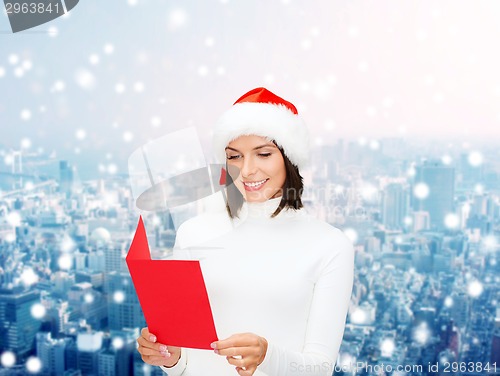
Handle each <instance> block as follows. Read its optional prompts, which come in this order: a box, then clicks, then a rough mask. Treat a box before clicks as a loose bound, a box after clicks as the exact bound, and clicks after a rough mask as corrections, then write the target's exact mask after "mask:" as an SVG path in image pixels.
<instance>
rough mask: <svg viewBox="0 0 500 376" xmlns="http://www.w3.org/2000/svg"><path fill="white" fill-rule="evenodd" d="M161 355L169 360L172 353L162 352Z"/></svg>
mask: <svg viewBox="0 0 500 376" xmlns="http://www.w3.org/2000/svg"><path fill="white" fill-rule="evenodd" d="M160 354H161V355H163V356H164V357H165V358H169V357H170V353H169V352H161V353H160Z"/></svg>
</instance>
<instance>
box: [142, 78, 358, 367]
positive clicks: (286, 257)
mask: <svg viewBox="0 0 500 376" xmlns="http://www.w3.org/2000/svg"><path fill="white" fill-rule="evenodd" d="M307 136H308V135H307V130H306V127H305V124H304V123H303V122H302V120H301V119H300V118H299V117H298V113H297V110H296V109H295V106H293V105H292V104H291V103H289V102H287V101H285V100H283V99H282V98H280V97H278V96H276V95H275V94H273V93H271V92H270V91H268V90H266V89H264V88H258V89H255V90H252V91H250V92H249V93H247V94H245V95H244V96H243V97H241V98H240V99H239V100H238V101H236V103H235V104H234V105H233V107H232V108H231V109H230V110H229V111H227V112H226V113H224V114H223V116H222V117H221V119H220V120H219V122H218V123H217V124H216V127H215V132H214V147H215V151H216V153H217V155H218V157H219V158H220V160H221V161H222V160H224V161H225V163H226V170H227V174H225V177H226V182H225V184H226V188H227V203H226V209H227V214H228V215H229V217H230V218H231V220H233V221H234V223H236V224H237V226H236V227H234V229H233V231H231V232H229V233H225V234H224V235H222V236H219V237H217V238H215V239H212V240H210V241H206V242H204V243H203V246H206V248H207V249H218V251H217V252H211V253H210V254H205V255H204V256H202V260H201V261H200V265H201V268H202V271H203V277H204V280H205V284H206V288H207V292H208V295H209V298H210V305H211V307H212V312H213V318H214V322H215V326H216V328H217V333H218V336H219V338H221V339H220V340H218V341H215V342H214V343H212V348H213V349H214V351H213V353H212V352H210V351H207V350H201V349H191V348H179V347H175V346H170V345H169V344H163V343H162V344H160V343H157V341H156V337H155V336H154V333H150V332H149V331H148V329H147V328H143V330H142V333H141V337H140V338H138V343H139V347H138V351H139V352H140V353H141V355H142V359H143V360H144V361H145V362H146V363H149V364H151V365H158V366H161V369H162V370H163V371H165V372H166V373H168V375H170V376H176V375H184V376H194V375H218V376H225V375H228V376H229V375H234V374H235V370H236V373H237V374H239V375H241V376H251V375H272V376H280V375H283V376H285V375H286V376H289V375H291V374H295V373H300V374H301V375H324V376H326V375H328V376H329V375H331V370H332V369H333V367H334V365H335V362H336V359H337V356H338V351H339V348H340V344H341V341H342V335H343V332H344V327H345V318H346V314H347V308H348V305H349V301H350V296H351V290H352V283H353V269H354V250H353V246H352V243H351V242H350V241H349V239H348V238H347V236H345V235H344V233H343V232H342V231H340V230H339V229H338V228H335V227H333V226H331V225H329V224H328V223H325V222H323V221H321V220H319V219H316V218H314V217H313V216H311V215H309V214H308V213H306V212H305V210H304V207H303V205H302V201H301V195H302V190H303V182H302V180H303V179H302V177H301V175H300V170H299V169H300V168H302V167H304V166H305V165H306V163H307V157H308V155H307V153H308V150H309V145H308V137H307ZM233 183H234V184H233ZM242 213H244V214H245V215H240V214H242ZM220 216H221V219H222V217H224V219H225V220H227V216H226V213H224V212H221V213H220ZM212 221H214V222H215V225H217V224H218V222H217V218H211V223H210V224H208V223H202V224H200V223H197V224H196V225H192V224H191V225H188V224H187V223H188V222H185V223H183V224H182V225H181V226H180V227H179V229H178V231H177V237H176V244H175V245H174V254H175V253H177V254H181V251H182V248H181V247H180V246H179V244H182V243H183V241H184V240H186V239H189V238H195V237H197V236H199V232H200V230H201V228H200V226H203V227H207V226H208V225H210V226H213V225H214V222H212ZM221 223H222V221H221ZM312 243H314V246H313V247H312V246H311V245H312ZM202 248H203V247H202ZM191 254H192V256H194V257H195V258H196V252H192V253H191ZM166 319H168V318H166ZM298 370H300V371H298Z"/></svg>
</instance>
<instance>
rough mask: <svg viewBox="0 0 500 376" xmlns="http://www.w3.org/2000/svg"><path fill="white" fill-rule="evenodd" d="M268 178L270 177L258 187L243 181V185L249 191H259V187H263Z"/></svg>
mask: <svg viewBox="0 0 500 376" xmlns="http://www.w3.org/2000/svg"><path fill="white" fill-rule="evenodd" d="M268 180H269V178H268V179H265V181H264V183H262V184H259V185H257V186H256V187H249V186H248V185H246V184H245V183H243V186H244V187H245V191H249V192H253V191H258V190H259V189H261V188H262V187H263V186H264V185H265V184H266V183H267V181H268Z"/></svg>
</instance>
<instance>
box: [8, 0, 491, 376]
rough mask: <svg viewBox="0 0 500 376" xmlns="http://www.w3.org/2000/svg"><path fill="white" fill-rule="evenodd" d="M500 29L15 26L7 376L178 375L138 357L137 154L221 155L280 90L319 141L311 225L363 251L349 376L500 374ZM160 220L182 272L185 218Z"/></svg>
mask: <svg viewBox="0 0 500 376" xmlns="http://www.w3.org/2000/svg"><path fill="white" fill-rule="evenodd" d="M499 18H500V2H499V1H474V2H467V1H461V2H458V1H455V0H438V1H433V2H424V1H420V0H407V1H398V2H395V1H390V0H377V1H372V0H359V1H332V0H317V1H314V2H311V1H310V0H253V1H234V0H206V1H198V0H168V1H166V0H120V1H100V0H85V1H80V2H79V3H78V6H76V7H75V8H74V9H73V10H72V11H71V12H69V13H67V14H66V15H64V16H62V17H60V18H58V19H56V20H54V21H52V22H50V23H47V24H44V25H41V26H39V27H37V28H34V29H31V30H28V31H26V32H21V33H16V34H12V32H11V29H10V25H9V22H8V18H7V15H6V14H4V13H3V12H2V13H1V14H0V376H2V375H23V374H40V375H125V376H126V375H155V374H156V375H159V374H161V371H160V370H159V369H158V368H156V367H153V368H151V367H148V366H146V365H145V364H144V363H143V362H142V361H141V359H140V357H139V354H138V353H137V351H135V338H137V336H138V335H139V333H138V330H139V328H141V327H142V326H144V324H145V323H144V319H143V317H142V313H141V311H140V306H139V304H138V302H137V298H136V296H135V293H134V289H133V286H132V283H131V280H130V276H129V274H128V270H127V269H126V267H125V264H124V259H123V256H124V254H125V252H126V251H127V250H128V246H129V243H130V241H131V237H132V235H133V233H134V231H135V228H136V225H137V220H138V216H139V212H138V211H137V210H136V207H135V203H134V199H133V195H132V194H131V190H130V184H129V180H128V176H127V173H126V171H127V160H128V158H129V156H130V155H131V153H132V152H133V151H134V150H137V148H139V147H140V146H141V145H144V144H146V143H147V142H149V141H150V140H155V139H158V138H159V137H160V136H162V135H164V134H167V133H169V132H171V131H174V130H179V129H184V128H186V127H190V126H193V127H196V129H197V132H198V134H199V136H200V141H201V145H202V147H204V155H206V156H209V155H212V154H213V153H212V151H211V150H210V148H209V147H208V145H209V144H210V140H211V129H212V127H211V125H212V124H214V122H215V121H216V119H217V118H218V116H220V114H221V113H222V112H223V111H225V110H226V109H227V108H228V107H229V106H230V105H231V104H232V103H234V101H235V100H236V99H237V98H239V97H240V96H241V95H242V94H243V93H245V92H246V91H248V90H250V89H252V88H255V87H259V86H265V87H267V88H268V89H270V90H271V91H273V92H275V93H276V94H278V95H280V96H282V97H283V98H285V99H286V100H289V101H291V102H292V103H294V104H295V105H296V106H297V109H298V111H299V113H300V114H301V116H302V117H303V118H304V120H305V121H306V123H307V124H308V127H309V128H310V130H311V135H312V146H313V147H312V152H313V153H314V154H313V163H312V168H311V169H310V170H308V171H303V174H304V178H305V181H306V191H305V193H304V202H305V205H306V208H307V210H309V211H310V212H311V214H313V215H315V216H318V217H320V218H322V219H324V220H325V221H327V222H329V223H331V224H332V225H334V226H337V227H339V228H341V229H342V230H343V231H344V232H345V233H346V234H347V235H348V236H349V237H350V238H351V240H352V241H353V243H354V244H355V249H356V281H355V285H354V290H353V294H352V304H351V307H350V311H349V314H348V317H347V327H346V330H345V335H344V340H343V343H342V347H341V353H340V356H339V359H338V365H339V366H342V367H341V369H342V370H343V371H341V372H339V373H338V374H342V373H344V374H353V375H354V374H360V375H384V373H385V374H391V373H392V374H394V375H403V374H407V375H417V376H418V375H427V374H428V375H431V374H439V372H435V371H434V368H432V369H429V367H428V366H429V365H430V364H432V365H435V364H436V362H438V363H439V364H441V365H442V366H443V367H441V368H440V370H441V371H440V373H441V374H443V375H444V374H446V375H450V374H455V375H475V374H495V373H497V374H498V371H496V369H495V365H494V364H495V362H496V367H498V363H499V361H500V359H499V357H500V355H499V354H500V332H499V330H500V329H499V327H500V311H499V307H498V301H499V297H498V295H499V286H500V280H499V278H500V277H498V275H499V273H498V271H499V270H498V269H499V266H498V260H497V258H498V252H499V243H500V224H499V222H500V162H499V161H500V152H499V150H500V147H499V146H500V145H499V140H500V127H499V124H500V112H499V105H498V104H499V98H500V70H499V69H498V67H499V66H500V50H499V49H498V48H494V46H495V45H498V41H499V40H500V28H499V27H498V20H499ZM190 151H191V152H192V151H193V150H190ZM207 162H213V161H210V160H207ZM145 223H146V225H147V230H148V236H149V240H150V245H151V247H152V252H153V257H155V258H162V257H165V256H166V255H168V254H169V252H170V250H171V247H172V245H173V244H174V241H175V228H174V226H173V221H172V218H171V216H170V215H169V213H168V212H164V213H157V214H150V215H147V216H146V218H145ZM455 361H456V362H462V363H453V364H455V365H456V364H462V365H464V364H467V365H468V367H467V369H464V368H463V367H462V368H460V369H458V370H456V372H454V371H453V369H452V367H449V369H448V371H451V372H445V368H444V366H445V365H446V363H447V362H450V364H452V362H455ZM468 362H475V363H476V364H475V365H474V367H472V368H471V367H470V365H469V363H468ZM358 363H359V364H367V365H368V366H372V367H374V366H376V365H382V364H384V365H385V366H386V367H385V368H384V369H383V370H380V368H378V369H376V368H372V369H369V368H368V367H365V368H363V367H354V368H352V367H351V368H349V367H347V365H350V364H358ZM488 364H489V371H487V370H485V367H487V366H488ZM388 365H389V366H395V365H408V366H410V368H409V369H406V370H403V371H401V372H391V371H389V370H388V369H387V366H388ZM344 366H345V367H344ZM479 366H481V367H483V368H480V367H479ZM411 367H416V368H411ZM418 367H421V369H420V368H418Z"/></svg>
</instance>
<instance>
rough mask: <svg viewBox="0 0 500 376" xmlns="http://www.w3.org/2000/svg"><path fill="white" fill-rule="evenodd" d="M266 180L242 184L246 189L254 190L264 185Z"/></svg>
mask: <svg viewBox="0 0 500 376" xmlns="http://www.w3.org/2000/svg"><path fill="white" fill-rule="evenodd" d="M267 180H268V179H264V180H261V181H257V182H252V183H246V182H243V184H244V185H245V186H247V187H252V188H255V187H258V186H260V185H262V184H264V183H265V182H266V181H267Z"/></svg>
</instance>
